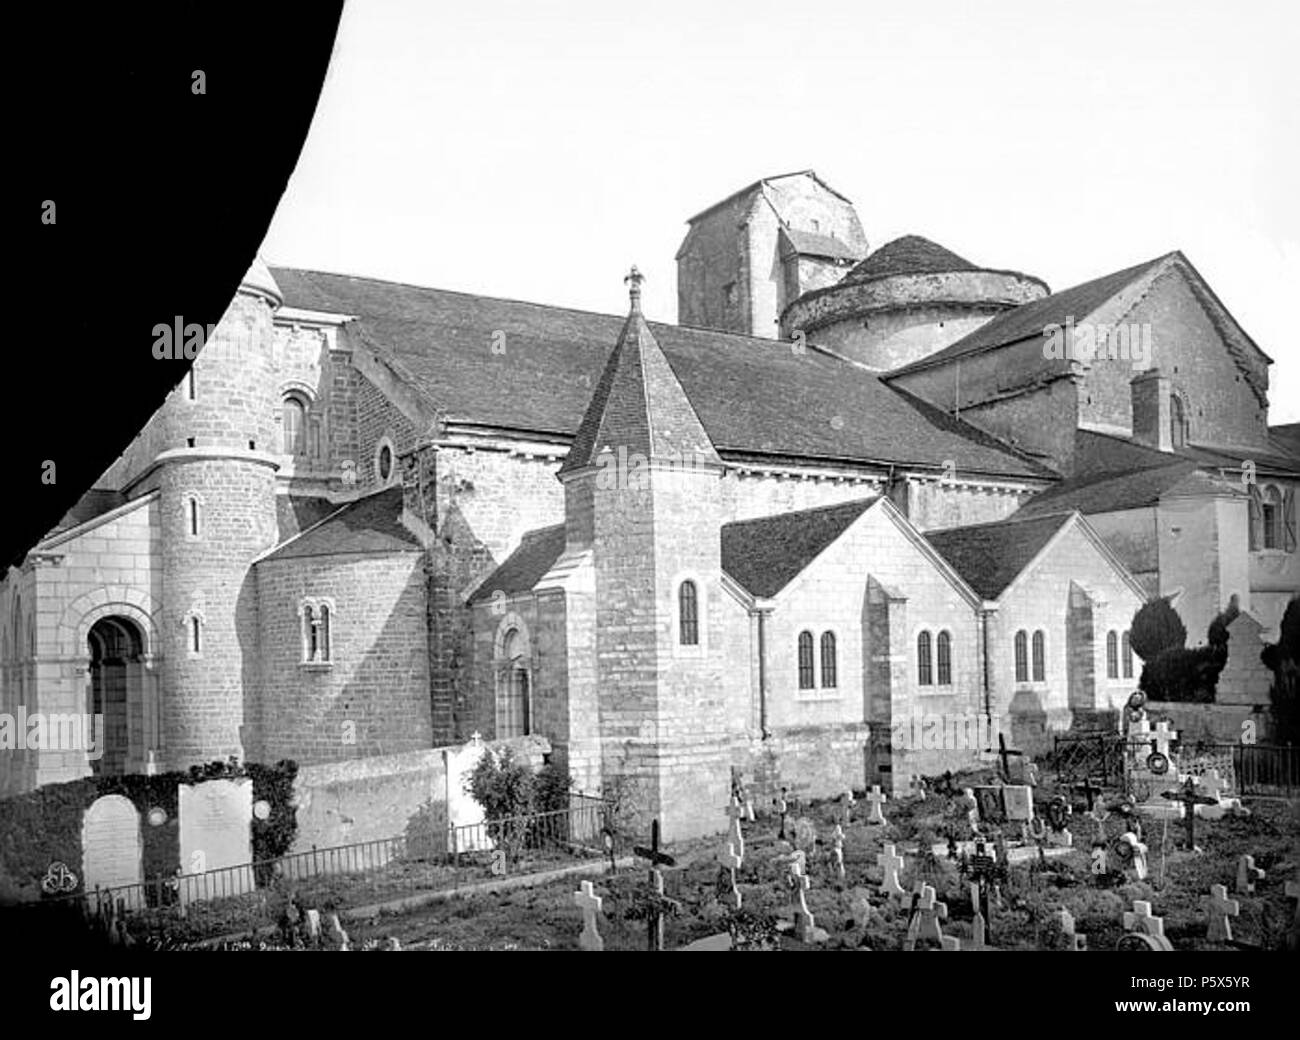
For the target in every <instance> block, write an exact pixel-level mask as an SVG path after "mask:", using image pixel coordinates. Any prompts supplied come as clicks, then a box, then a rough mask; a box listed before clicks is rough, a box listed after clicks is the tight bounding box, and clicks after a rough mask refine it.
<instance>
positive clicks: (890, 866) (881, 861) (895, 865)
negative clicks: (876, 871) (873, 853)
mask: <svg viewBox="0 0 1300 1040" xmlns="http://www.w3.org/2000/svg"><path fill="white" fill-rule="evenodd" d="M876 864H877V865H878V866H879V867H880V868H881V869H882V870H883V871H884V872H885V876H884V877H883V878H882V879H881V881H880V891H881V892H882V893H883V894H884V895H887V896H905V895H907V892H906V891H904V889H903V886H902V885H900V884H899V883H898V872H899V871H900V870H902V869H903V857H902V856H900V855H898V854H897V853H896V852H895V851H894V846H893V845H886V846H885V847H884V849H883V850H882V851H881V853H880V855H878V856H877V857H876Z"/></svg>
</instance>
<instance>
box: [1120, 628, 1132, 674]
mask: <svg viewBox="0 0 1300 1040" xmlns="http://www.w3.org/2000/svg"><path fill="white" fill-rule="evenodd" d="M1120 656H1121V658H1122V659H1123V661H1124V678H1125V679H1132V678H1133V648H1132V647H1131V646H1129V642H1128V632H1125V633H1124V634H1123V635H1122V636H1120Z"/></svg>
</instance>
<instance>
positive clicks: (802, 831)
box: [794, 816, 817, 852]
mask: <svg viewBox="0 0 1300 1040" xmlns="http://www.w3.org/2000/svg"><path fill="white" fill-rule="evenodd" d="M816 844H817V828H816V826H814V825H813V822H812V820H810V819H808V817H807V816H800V817H799V818H798V819H797V820H795V821H794V847H795V848H796V849H802V850H803V851H804V852H808V851H810V850H811V849H812V848H813V847H814V846H816Z"/></svg>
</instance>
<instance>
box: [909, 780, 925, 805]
mask: <svg viewBox="0 0 1300 1040" xmlns="http://www.w3.org/2000/svg"><path fill="white" fill-rule="evenodd" d="M908 787H909V788H910V789H911V792H912V794H913V795H914V796H915V797H916V798H918V799H920V800H921V801H925V777H923V776H921V775H920V774H919V773H913V774H912V778H911V780H909V781H908Z"/></svg>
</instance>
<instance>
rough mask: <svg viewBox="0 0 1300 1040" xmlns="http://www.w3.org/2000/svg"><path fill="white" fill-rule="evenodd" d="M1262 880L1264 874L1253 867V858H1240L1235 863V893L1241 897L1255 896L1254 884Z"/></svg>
mask: <svg viewBox="0 0 1300 1040" xmlns="http://www.w3.org/2000/svg"><path fill="white" fill-rule="evenodd" d="M1263 880H1264V872H1263V871H1262V870H1260V869H1259V868H1258V867H1257V866H1255V857H1254V856H1242V857H1241V859H1239V860H1238V861H1237V891H1238V892H1239V893H1241V894H1242V895H1246V896H1253V895H1254V894H1255V882H1256V881H1263Z"/></svg>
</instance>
